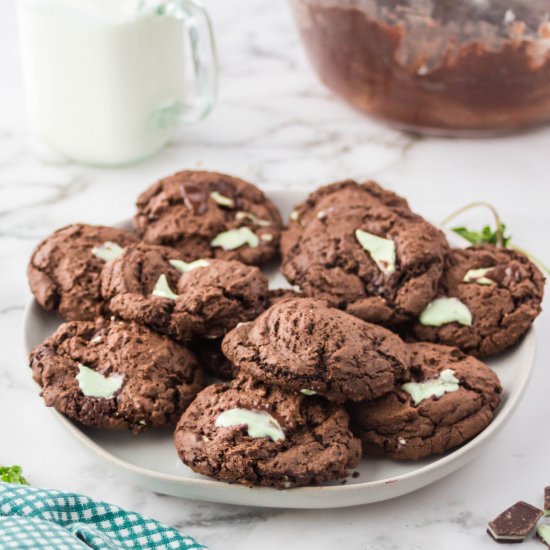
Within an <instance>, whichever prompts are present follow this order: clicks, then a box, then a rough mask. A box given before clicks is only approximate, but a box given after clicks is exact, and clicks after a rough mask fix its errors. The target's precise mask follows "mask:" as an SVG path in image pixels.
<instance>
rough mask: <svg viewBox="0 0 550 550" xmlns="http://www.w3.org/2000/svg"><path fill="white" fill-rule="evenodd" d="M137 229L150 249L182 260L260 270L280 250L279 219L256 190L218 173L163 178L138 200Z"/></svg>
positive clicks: (186, 174) (181, 174)
mask: <svg viewBox="0 0 550 550" xmlns="http://www.w3.org/2000/svg"><path fill="white" fill-rule="evenodd" d="M137 210H138V211H137V214H136V216H135V218H134V226H135V228H136V231H137V233H138V234H139V235H140V236H141V237H143V239H144V240H145V241H147V242H150V243H155V244H162V245H167V246H172V247H174V248H177V249H178V250H180V251H181V252H182V254H183V259H184V260H186V261H193V260H196V259H197V258H211V257H213V258H222V259H225V260H240V261H241V262H244V263H246V264H253V265H262V264H265V263H266V262H268V261H269V260H271V259H272V258H273V257H274V256H275V255H276V253H277V251H278V248H279V240H280V233H281V227H282V222H281V216H280V214H279V211H278V210H277V208H276V207H275V205H274V204H273V203H272V202H271V201H270V200H269V199H268V198H267V197H266V196H265V195H264V194H263V193H262V191H260V190H259V189H258V188H257V187H256V186H254V185H252V184H251V183H248V182H246V181H243V180H241V179H239V178H234V177H232V176H227V175H225V174H218V173H216V172H200V171H185V172H179V173H177V174H175V175H173V176H170V177H168V178H164V179H162V180H160V181H158V182H157V183H155V184H154V185H152V186H151V187H150V188H149V189H147V190H146V191H145V192H144V193H142V194H141V195H140V196H139V198H138V200H137Z"/></svg>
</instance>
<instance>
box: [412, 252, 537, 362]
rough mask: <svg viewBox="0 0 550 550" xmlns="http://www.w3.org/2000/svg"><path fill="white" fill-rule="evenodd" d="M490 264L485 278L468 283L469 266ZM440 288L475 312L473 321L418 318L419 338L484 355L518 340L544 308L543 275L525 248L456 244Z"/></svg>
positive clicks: (477, 267)
mask: <svg viewBox="0 0 550 550" xmlns="http://www.w3.org/2000/svg"><path fill="white" fill-rule="evenodd" d="M484 268H485V269H488V268H492V269H489V271H486V272H485V277H484V279H488V281H487V280H484V279H482V280H481V282H485V283H488V284H478V283H477V282H476V281H475V280H472V281H470V282H465V281H464V279H465V276H466V274H467V273H468V272H470V270H482V269H484ZM439 293H440V294H441V295H442V296H447V297H455V298H458V299H459V300H460V301H461V302H462V303H464V304H465V305H466V306H467V308H468V309H469V310H470V312H471V314H472V324H471V326H465V325H461V324H458V323H456V322H452V323H448V324H444V325H442V326H425V325H423V324H422V323H421V322H420V321H417V322H416V323H414V325H413V326H412V328H411V334H412V335H413V336H414V337H415V338H416V339H418V340H426V341H430V342H439V343H441V344H447V345H453V346H457V347H459V348H461V349H462V350H463V351H465V352H466V353H470V354H472V355H476V356H478V357H484V356H489V355H494V354H496V353H499V352H501V351H503V350H505V349H507V348H509V347H510V346H512V345H514V344H515V343H516V342H517V341H518V340H519V339H520V338H521V337H522V336H523V335H524V334H525V333H526V332H527V330H528V329H529V327H530V326H531V324H532V323H533V321H534V319H535V318H536V317H537V315H538V314H539V313H540V311H541V302H542V298H543V294H544V277H543V275H542V273H541V272H540V270H539V269H538V268H537V267H536V266H535V264H534V263H533V262H531V261H530V260H529V258H527V256H525V255H524V254H522V253H521V252H518V251H516V250H512V249H510V248H497V247H495V246H492V245H478V246H472V247H469V248H464V249H453V250H452V251H451V253H450V255H449V257H448V260H447V264H446V268H445V272H444V275H443V278H442V279H441V283H440V289H439Z"/></svg>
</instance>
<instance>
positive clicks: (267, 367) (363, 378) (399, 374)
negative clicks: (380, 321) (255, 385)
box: [222, 298, 409, 403]
mask: <svg viewBox="0 0 550 550" xmlns="http://www.w3.org/2000/svg"><path fill="white" fill-rule="evenodd" d="M222 350H223V352H224V354H225V355H226V357H227V358H228V359H229V360H230V361H231V362H232V363H234V364H235V365H236V366H237V367H238V368H239V369H240V371H241V372H242V373H244V374H247V375H250V376H251V377H253V378H256V379H258V380H262V381H263V382H265V383H268V384H276V385H278V386H282V387H283V388H285V389H286V390H290V391H295V392H302V393H303V394H305V395H312V394H315V393H318V394H321V395H323V396H324V397H326V398H327V399H329V400H331V401H334V402H336V403H339V402H343V401H345V400H346V399H351V400H352V401H361V400H363V399H374V398H375V397H378V396H380V395H383V394H384V393H387V392H389V391H391V390H392V389H393V388H394V386H395V384H396V383H397V382H398V381H399V380H401V379H403V378H404V377H406V376H407V374H408V367H409V352H408V350H407V346H406V344H405V343H404V342H403V341H402V340H401V339H400V338H399V336H397V335H395V334H393V333H392V332H390V331H389V330H387V329H385V328H383V327H380V326H377V325H371V324H369V323H366V322H365V321H362V320H361V319H358V318H357V317H353V316H352V315H348V314H347V313H344V312H343V311H340V310H338V309H333V308H329V307H327V305H326V303H325V302H322V301H319V300H312V299H308V298H297V299H289V300H284V301H282V302H279V303H277V304H275V305H274V306H272V307H271V308H270V309H268V310H267V311H266V312H265V313H263V314H262V315H260V316H259V317H258V318H257V319H256V320H255V321H252V322H250V323H245V324H242V325H240V326H238V327H237V328H235V329H233V330H232V331H231V332H229V333H228V334H227V335H226V337H225V338H224V340H223V343H222Z"/></svg>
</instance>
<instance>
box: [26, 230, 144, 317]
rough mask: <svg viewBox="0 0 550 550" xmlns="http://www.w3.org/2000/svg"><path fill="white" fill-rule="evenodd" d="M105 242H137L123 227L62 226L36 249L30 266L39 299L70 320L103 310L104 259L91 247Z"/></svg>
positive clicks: (121, 243) (30, 273)
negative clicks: (95, 253) (101, 286)
mask: <svg viewBox="0 0 550 550" xmlns="http://www.w3.org/2000/svg"><path fill="white" fill-rule="evenodd" d="M106 242H111V243H115V244H118V245H119V246H120V247H122V248H124V247H125V246H127V245H129V244H132V243H135V242H137V238H136V237H135V236H134V235H132V234H131V233H129V232H128V231H125V230H123V229H117V228H114V227H104V226H99V225H85V224H74V225H69V226H67V227H64V228H62V229H59V230H57V231H55V232H54V233H52V234H51V235H50V236H49V237H47V238H46V239H44V240H43V241H42V242H41V243H40V244H39V245H38V246H37V247H36V248H35V250H34V252H33V253H32V256H31V260H30V263H29V266H28V269H27V275H28V279H29V285H30V287H31V291H32V293H33V294H34V297H35V298H36V301H37V302H38V303H39V304H40V305H41V306H42V307H43V308H44V309H46V310H47V311H58V312H59V314H60V315H61V317H63V318H64V319H67V320H71V321H72V320H93V319H95V318H96V317H97V316H98V315H100V314H101V313H103V312H104V311H103V299H102V298H101V293H100V285H101V270H102V269H103V266H104V265H105V260H103V259H101V258H99V257H97V256H94V254H93V253H92V250H93V249H94V248H96V247H101V246H102V245H104V244H105V243H106Z"/></svg>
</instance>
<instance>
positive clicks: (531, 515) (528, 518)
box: [487, 500, 542, 542]
mask: <svg viewBox="0 0 550 550" xmlns="http://www.w3.org/2000/svg"><path fill="white" fill-rule="evenodd" d="M541 517H542V510H539V509H538V508H535V506H531V505H530V504H527V502H523V501H522V500H520V501H519V502H516V503H515V504H514V505H513V506H510V508H508V509H507V510H504V512H502V514H500V515H498V516H497V517H496V518H495V519H494V520H493V521H490V522H489V526H488V528H487V533H489V535H491V537H493V538H494V539H495V540H496V541H497V542H523V541H524V540H525V539H526V538H527V537H528V535H529V533H530V532H531V531H532V530H533V529H534V527H535V526H536V525H537V522H538V521H539V519H540V518H541Z"/></svg>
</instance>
